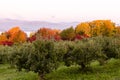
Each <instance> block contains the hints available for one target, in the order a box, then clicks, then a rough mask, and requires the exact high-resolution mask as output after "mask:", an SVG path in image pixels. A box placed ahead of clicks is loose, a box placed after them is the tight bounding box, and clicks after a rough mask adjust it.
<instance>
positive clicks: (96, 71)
mask: <svg viewBox="0 0 120 80" xmlns="http://www.w3.org/2000/svg"><path fill="white" fill-rule="evenodd" d="M91 67H92V68H90V70H88V71H87V72H86V73H84V72H83V71H80V69H79V67H78V66H71V67H66V66H61V67H60V68H59V69H57V70H56V71H53V72H52V73H50V74H47V75H46V79H47V80H120V60H116V59H111V60H109V61H108V63H107V64H105V65H104V66H99V63H98V62H97V61H95V62H93V63H92V64H91ZM0 80H38V79H37V74H36V73H33V72H25V71H24V70H23V71H22V72H18V71H17V70H16V69H12V68H10V65H8V64H0Z"/></svg>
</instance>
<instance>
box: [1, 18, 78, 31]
mask: <svg viewBox="0 0 120 80" xmlns="http://www.w3.org/2000/svg"><path fill="white" fill-rule="evenodd" d="M77 24H79V22H59V23H53V22H47V21H25V20H15V19H0V31H7V30H9V29H10V28H12V27H15V26H19V27H20V28H21V29H22V30H23V31H28V32H31V31H37V30H38V29H40V28H42V27H47V28H52V29H61V30H63V29H65V28H68V27H70V26H73V27H75V26H76V25H77Z"/></svg>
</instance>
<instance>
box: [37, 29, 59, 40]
mask: <svg viewBox="0 0 120 80" xmlns="http://www.w3.org/2000/svg"><path fill="white" fill-rule="evenodd" d="M59 33H60V30H56V29H50V28H40V29H39V30H38V31H37V32H36V33H35V35H36V38H37V39H54V40H60V39H61V38H60V35H59Z"/></svg>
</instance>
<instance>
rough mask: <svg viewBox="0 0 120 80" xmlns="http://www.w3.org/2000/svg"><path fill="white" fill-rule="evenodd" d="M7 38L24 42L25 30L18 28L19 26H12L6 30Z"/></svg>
mask: <svg viewBox="0 0 120 80" xmlns="http://www.w3.org/2000/svg"><path fill="white" fill-rule="evenodd" d="M7 33H8V39H9V41H12V42H25V41H26V40H27V35H26V33H25V32H23V31H22V30H20V28H19V27H13V28H12V29H10V30H8V32H7Z"/></svg>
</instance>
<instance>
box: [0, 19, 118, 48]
mask: <svg viewBox="0 0 120 80" xmlns="http://www.w3.org/2000/svg"><path fill="white" fill-rule="evenodd" d="M61 27H62V26H61ZM119 35H120V27H119V26H116V25H115V23H113V22H112V21H110V20H94V21H91V22H82V23H80V24H78V25H77V26H76V27H75V28H73V27H69V28H67V29H64V30H62V31H61V30H57V29H50V28H40V29H39V30H38V31H36V32H34V33H31V34H30V37H27V35H26V33H25V32H24V31H22V30H21V29H20V28H19V27H13V28H12V29H10V30H8V31H6V32H3V33H2V34H1V35H0V44H1V45H9V46H11V45H13V44H14V43H23V42H32V41H35V40H39V39H45V40H50V39H52V40H55V41H60V40H70V41H74V40H81V39H84V38H89V37H95V36H108V37H110V36H119Z"/></svg>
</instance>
